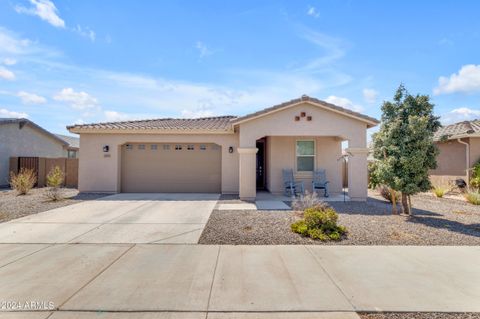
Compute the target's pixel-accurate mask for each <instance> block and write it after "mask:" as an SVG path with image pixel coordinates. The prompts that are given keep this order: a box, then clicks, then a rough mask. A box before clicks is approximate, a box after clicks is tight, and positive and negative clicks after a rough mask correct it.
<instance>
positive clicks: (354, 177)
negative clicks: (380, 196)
mask: <svg viewBox="0 0 480 319" xmlns="http://www.w3.org/2000/svg"><path fill="white" fill-rule="evenodd" d="M346 151H347V152H349V153H351V154H352V156H349V157H348V196H349V197H350V199H351V200H352V201H366V200H367V196H368V162H367V155H368V148H363V147H362V148H361V147H355V148H354V147H352V148H347V149H346Z"/></svg>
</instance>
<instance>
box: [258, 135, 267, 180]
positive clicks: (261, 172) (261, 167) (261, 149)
mask: <svg viewBox="0 0 480 319" xmlns="http://www.w3.org/2000/svg"><path fill="white" fill-rule="evenodd" d="M257 149H258V152H257V189H265V180H266V175H265V163H266V161H265V160H266V159H265V139H261V140H257Z"/></svg>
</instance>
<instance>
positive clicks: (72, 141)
mask: <svg viewBox="0 0 480 319" xmlns="http://www.w3.org/2000/svg"><path fill="white" fill-rule="evenodd" d="M55 135H56V136H57V137H59V138H61V139H62V140H64V141H65V142H67V143H68V147H67V158H78V156H79V155H80V139H79V138H78V137H75V136H68V135H62V134H55Z"/></svg>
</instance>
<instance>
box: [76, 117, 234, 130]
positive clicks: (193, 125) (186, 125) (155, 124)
mask: <svg viewBox="0 0 480 319" xmlns="http://www.w3.org/2000/svg"><path fill="white" fill-rule="evenodd" d="M234 118H235V116H216V117H203V118H195V119H173V118H163V119H151V120H138V121H124V122H106V123H93V124H81V125H72V126H67V129H68V130H79V131H81V130H90V129H101V130H180V131H198V130H200V131H230V130H231V129H232V125H231V124H230V120H231V119H234Z"/></svg>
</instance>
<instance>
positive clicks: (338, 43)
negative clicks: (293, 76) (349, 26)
mask: <svg viewBox="0 0 480 319" xmlns="http://www.w3.org/2000/svg"><path fill="white" fill-rule="evenodd" d="M301 36H302V38H304V39H305V40H307V41H309V42H310V43H312V44H314V45H315V46H317V47H318V48H319V49H321V50H322V51H323V55H322V56H320V57H317V58H315V59H313V60H311V61H310V62H308V63H307V64H306V65H305V66H303V67H301V68H299V70H301V71H309V72H315V71H318V70H320V69H322V68H325V67H330V68H331V66H332V63H333V62H335V61H337V60H339V59H340V58H342V57H344V56H345V43H344V42H343V41H342V40H341V39H339V38H335V37H331V36H329V35H326V34H323V33H320V32H317V31H313V30H310V29H304V30H303V33H302V35H301Z"/></svg>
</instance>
